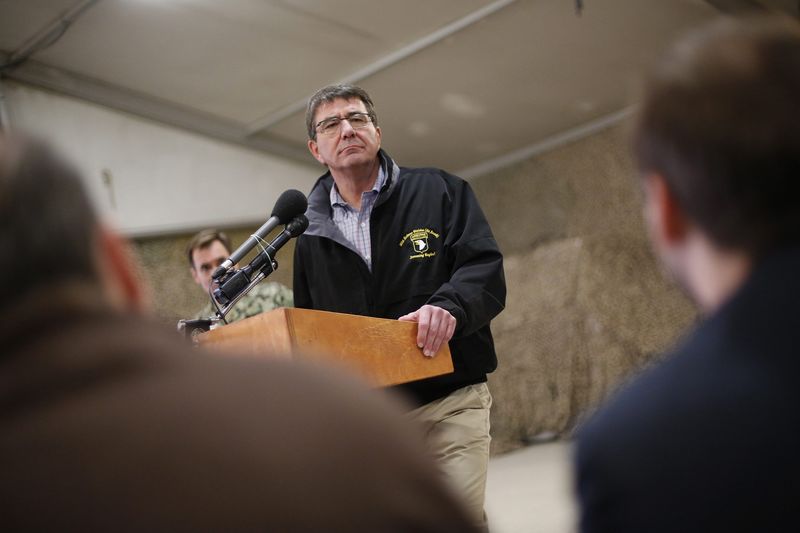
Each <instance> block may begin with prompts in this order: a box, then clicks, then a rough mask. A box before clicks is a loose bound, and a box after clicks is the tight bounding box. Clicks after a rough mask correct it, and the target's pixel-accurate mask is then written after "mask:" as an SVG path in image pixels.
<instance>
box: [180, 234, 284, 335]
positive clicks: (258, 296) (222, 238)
mask: <svg viewBox="0 0 800 533" xmlns="http://www.w3.org/2000/svg"><path fill="white" fill-rule="evenodd" d="M230 255H231V242H230V239H228V236H227V235H225V234H224V233H222V232H221V231H217V230H214V229H207V230H203V231H201V232H199V233H198V234H196V235H195V236H194V237H192V238H191V240H190V241H189V244H188V245H187V247H186V256H187V258H188V259H189V265H190V266H191V269H190V272H191V274H192V278H193V279H194V281H195V283H197V284H198V285H199V286H200V287H202V289H203V292H204V293H205V294H206V295H208V288H209V286H210V285H211V274H213V273H214V271H215V270H216V269H217V267H219V266H220V265H221V264H222V263H223V261H225V260H226V259H227V258H228V257H229V256H230ZM293 305H294V299H293V297H292V290H291V289H289V288H288V287H286V286H284V285H281V284H280V283H275V282H266V281H262V282H261V283H259V284H258V285H256V286H255V287H253V289H252V290H251V291H250V292H248V293H247V294H246V295H245V296H244V297H243V298H242V299H241V300H239V302H237V304H236V305H235V306H234V307H233V309H231V310H230V312H229V313H228V314H227V316H226V317H225V320H227V321H228V322H236V321H237V320H241V319H243V318H248V317H251V316H254V315H257V314H259V313H264V312H266V311H271V310H273V309H277V308H278V307H292V306H293ZM215 312H216V309H215V308H214V306H213V305H212V304H211V302H210V301H209V302H208V303H207V304H206V306H205V307H204V308H203V309H202V310H201V311H200V312H199V313H198V314H197V315H196V318H205V317H209V316H211V315H213V314H214V313H215Z"/></svg>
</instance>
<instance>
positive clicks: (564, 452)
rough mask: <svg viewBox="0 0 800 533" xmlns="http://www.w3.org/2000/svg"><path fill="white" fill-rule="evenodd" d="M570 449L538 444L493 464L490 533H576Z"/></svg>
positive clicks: (564, 444) (488, 495) (488, 511)
mask: <svg viewBox="0 0 800 533" xmlns="http://www.w3.org/2000/svg"><path fill="white" fill-rule="evenodd" d="M570 446H571V443H570V442H564V441H559V442H550V443H546V444H536V445H534V446H529V447H527V448H523V449H521V450H516V451H513V452H511V453H508V454H506V455H502V456H499V457H495V458H492V459H491V460H490V461H489V476H488V480H487V485H486V505H485V508H486V514H487V515H488V517H489V527H490V531H491V533H572V532H574V531H576V514H575V503H574V500H573V496H572V477H571V470H570V451H571V448H570Z"/></svg>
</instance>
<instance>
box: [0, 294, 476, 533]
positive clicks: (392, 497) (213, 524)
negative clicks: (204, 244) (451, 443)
mask: <svg viewBox="0 0 800 533" xmlns="http://www.w3.org/2000/svg"><path fill="white" fill-rule="evenodd" d="M0 346H1V347H2V356H0V502H2V504H0V506H2V508H3V510H2V512H0V530H4V531H21V530H35V531H46V530H58V531H115V532H120V531H148V532H150V531H280V532H291V531H324V532H339V531H342V532H343V531H369V532H394V531H397V532H399V531H452V532H461V531H470V527H469V525H468V524H469V522H468V519H467V518H466V517H465V515H464V513H463V512H462V509H461V507H460V504H459V503H458V502H457V501H456V500H455V499H454V498H453V497H452V496H451V494H450V493H449V492H447V490H445V488H444V487H443V486H442V484H441V482H440V480H439V476H438V475H437V473H436V471H435V466H434V464H433V462H432V461H431V460H429V458H427V457H425V456H424V452H422V449H423V448H422V444H421V442H420V440H418V439H417V433H416V431H415V428H412V427H409V426H407V425H406V424H405V423H404V422H403V421H402V420H401V416H400V415H398V411H397V410H396V409H395V406H394V405H391V403H390V402H388V401H387V400H386V399H385V398H383V397H381V396H379V395H378V393H375V392H370V391H367V390H365V389H363V388H362V387H361V386H360V385H359V384H356V383H355V382H351V381H350V380H348V379H346V378H342V377H338V376H330V375H326V374H324V373H323V372H322V371H320V370H318V369H308V368H303V367H302V366H299V365H296V364H291V363H286V362H280V361H256V360H248V359H244V358H242V359H236V358H221V357H213V356H209V355H206V354H204V353H201V352H199V351H196V350H192V349H191V348H190V347H188V346H185V345H184V344H183V343H182V342H181V341H179V340H178V339H177V338H176V334H175V333H173V332H171V331H169V330H162V329H161V328H160V327H158V326H155V325H153V324H151V323H148V322H146V321H143V320H141V319H137V318H133V317H126V316H120V315H118V314H115V313H113V312H110V311H109V310H107V309H105V308H103V307H102V306H99V305H96V304H87V303H85V302H84V303H83V304H81V305H78V304H77V303H76V302H75V301H71V302H67V301H61V300H59V299H55V300H54V299H49V301H47V302H46V305H45V304H44V303H43V302H40V303H39V304H32V305H29V306H28V308H27V309H25V310H22V311H20V310H17V311H16V312H15V313H14V317H13V318H11V319H5V320H3V321H2V322H0Z"/></svg>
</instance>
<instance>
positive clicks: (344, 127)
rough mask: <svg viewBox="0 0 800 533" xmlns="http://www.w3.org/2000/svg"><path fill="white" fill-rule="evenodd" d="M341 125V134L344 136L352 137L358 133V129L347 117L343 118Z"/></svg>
mask: <svg viewBox="0 0 800 533" xmlns="http://www.w3.org/2000/svg"><path fill="white" fill-rule="evenodd" d="M339 127H340V128H341V131H340V132H339V135H341V136H342V138H347V137H352V136H353V135H355V134H356V130H354V129H353V126H351V125H350V121H349V120H347V119H346V118H345V119H342V121H341V122H340V123H339Z"/></svg>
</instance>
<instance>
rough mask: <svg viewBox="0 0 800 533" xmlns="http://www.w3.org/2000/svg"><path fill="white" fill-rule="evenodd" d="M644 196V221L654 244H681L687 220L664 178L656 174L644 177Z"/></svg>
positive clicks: (686, 228)
mask: <svg viewBox="0 0 800 533" xmlns="http://www.w3.org/2000/svg"><path fill="white" fill-rule="evenodd" d="M644 196H645V219H646V220H647V224H648V229H649V230H650V236H651V238H652V239H653V240H654V241H655V243H656V244H658V245H666V246H674V245H676V244H680V243H681V242H683V241H684V240H685V239H686V236H687V233H688V231H689V226H690V224H689V220H688V219H687V218H686V215H685V214H684V212H683V210H682V209H681V207H680V205H679V204H678V202H677V200H676V199H675V195H674V194H672V191H670V189H669V187H668V186H667V182H666V180H665V179H664V177H663V176H661V175H660V174H657V173H652V174H648V175H647V176H645V178H644Z"/></svg>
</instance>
